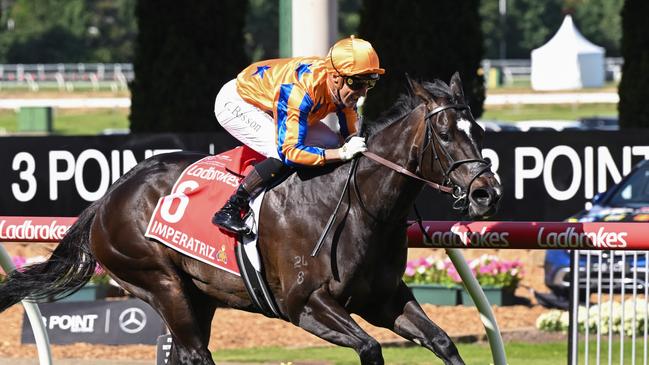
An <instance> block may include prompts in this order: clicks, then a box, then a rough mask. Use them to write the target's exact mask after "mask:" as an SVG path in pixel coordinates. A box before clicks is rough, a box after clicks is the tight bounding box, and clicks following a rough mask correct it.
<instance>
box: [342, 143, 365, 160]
mask: <svg viewBox="0 0 649 365" xmlns="http://www.w3.org/2000/svg"><path fill="white" fill-rule="evenodd" d="M365 151H367V146H365V138H364V137H352V138H350V139H349V141H348V142H347V143H345V144H344V145H343V146H342V147H341V148H340V151H339V153H340V159H341V160H343V161H347V160H351V159H352V158H354V156H356V155H357V154H358V153H361V152H365Z"/></svg>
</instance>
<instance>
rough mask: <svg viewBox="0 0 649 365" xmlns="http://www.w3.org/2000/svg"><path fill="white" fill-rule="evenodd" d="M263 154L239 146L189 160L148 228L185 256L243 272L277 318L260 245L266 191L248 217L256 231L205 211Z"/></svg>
mask: <svg viewBox="0 0 649 365" xmlns="http://www.w3.org/2000/svg"><path fill="white" fill-rule="evenodd" d="M264 158H265V157H264V156H262V155H260V154H258V153H257V152H255V151H254V150H252V149H250V148H248V147H245V146H240V147H236V148H234V149H232V150H229V151H226V152H223V153H221V154H218V155H214V156H207V157H204V158H202V159H201V160H199V161H196V162H194V163H193V164H191V165H189V166H188V167H187V168H185V170H184V171H183V173H182V174H181V175H180V177H179V178H178V180H177V181H176V183H175V184H174V186H173V189H172V191H171V193H170V194H168V195H166V196H162V197H160V199H159V200H158V203H157V205H156V207H155V209H154V211H153V214H152V215H151V218H150V220H149V224H148V226H147V229H146V231H145V237H147V238H150V239H153V240H155V241H158V242H159V243H162V244H164V245H165V246H167V247H170V248H172V249H174V250H176V251H178V252H180V253H182V254H184V255H186V256H189V257H192V258H194V259H196V260H199V261H201V262H204V263H206V264H208V265H211V266H213V267H216V268H218V269H220V270H224V271H227V272H229V273H232V274H235V275H238V276H241V278H242V280H243V282H244V284H245V286H246V289H247V291H248V293H249V295H250V297H251V299H252V302H253V303H254V304H255V306H257V307H258V309H259V311H260V312H261V313H263V314H264V315H266V316H268V317H271V318H277V317H280V312H279V310H278V309H277V305H276V303H275V299H274V298H273V296H272V293H271V291H270V290H269V289H268V284H267V283H266V280H265V278H264V274H263V267H262V264H261V260H260V257H259V253H258V249H257V222H258V221H257V219H256V217H258V216H259V209H260V207H261V202H262V201H263V196H264V194H263V193H262V194H260V195H259V196H258V197H257V198H255V199H254V200H253V201H252V202H251V209H250V213H249V214H248V216H247V217H245V220H246V223H247V224H248V225H249V226H250V227H251V228H252V232H253V233H254V234H253V235H250V236H247V237H235V236H234V235H233V234H231V233H229V232H225V231H222V230H220V229H219V228H218V227H216V226H214V225H212V223H211V222H210V219H211V216H210V215H209V214H206V213H205V212H209V211H211V210H213V207H214V206H222V205H223V204H224V203H225V201H226V200H227V199H228V198H229V196H230V195H231V194H232V193H233V192H234V190H235V189H236V188H237V187H238V186H239V182H240V181H241V179H242V178H243V176H245V175H246V174H247V173H248V172H249V171H250V170H251V169H252V168H253V164H254V163H256V162H259V161H261V160H262V159H264Z"/></svg>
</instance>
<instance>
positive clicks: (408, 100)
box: [364, 79, 457, 137]
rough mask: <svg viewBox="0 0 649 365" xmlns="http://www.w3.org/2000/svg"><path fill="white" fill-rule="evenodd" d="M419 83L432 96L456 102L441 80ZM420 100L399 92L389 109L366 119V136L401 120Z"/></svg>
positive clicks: (449, 88)
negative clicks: (371, 119)
mask: <svg viewBox="0 0 649 365" xmlns="http://www.w3.org/2000/svg"><path fill="white" fill-rule="evenodd" d="M420 84H421V86H422V87H423V88H424V89H425V90H426V91H427V92H429V93H430V94H431V95H432V96H433V97H434V98H446V99H448V100H449V102H451V103H455V102H457V101H456V100H455V97H454V96H453V92H451V87H450V86H448V85H447V84H446V83H445V82H444V81H442V80H438V79H435V80H433V81H432V82H429V81H423V82H420ZM421 102H422V100H421V98H420V97H418V96H417V95H414V94H401V95H400V96H399V98H398V99H397V101H396V102H395V103H394V105H392V107H391V108H390V109H388V110H386V111H385V112H383V113H381V115H379V117H378V118H377V119H376V120H374V121H368V123H367V126H366V136H368V137H369V136H372V135H374V134H376V133H377V132H379V131H380V130H382V129H384V128H386V127H387V126H389V125H391V124H392V123H394V122H396V121H398V120H401V119H402V118H403V117H404V116H406V115H407V114H408V113H409V112H410V111H411V110H413V109H414V108H416V107H417V106H419V104H421ZM364 122H365V121H364Z"/></svg>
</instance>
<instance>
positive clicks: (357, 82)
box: [345, 75, 379, 91]
mask: <svg viewBox="0 0 649 365" xmlns="http://www.w3.org/2000/svg"><path fill="white" fill-rule="evenodd" d="M377 76H378V75H377ZM378 79H379V78H378V77H376V78H360V77H354V76H345V84H347V86H349V88H350V89H352V90H354V91H356V90H360V89H362V88H364V87H366V88H367V89H368V90H369V89H371V88H373V87H374V86H375V85H376V81H378Z"/></svg>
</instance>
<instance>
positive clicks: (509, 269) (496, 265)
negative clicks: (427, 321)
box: [403, 255, 523, 305]
mask: <svg viewBox="0 0 649 365" xmlns="http://www.w3.org/2000/svg"><path fill="white" fill-rule="evenodd" d="M467 263H468V265H469V268H470V269H471V272H472V273H473V275H474V276H475V277H476V279H477V280H478V283H480V285H481V286H483V287H484V288H489V289H492V290H495V291H498V292H499V293H497V294H494V296H493V297H492V300H493V301H494V303H493V304H498V305H509V304H513V301H512V300H508V299H507V298H506V297H502V295H503V294H502V293H505V294H511V295H512V296H513V292H514V290H515V289H516V286H517V285H518V283H519V282H520V280H521V279H522V278H523V267H522V264H521V263H520V262H519V261H518V260H514V261H505V260H501V259H500V258H499V257H497V256H494V255H482V256H480V257H478V258H476V259H473V260H470V261H468V262H467ZM403 280H404V282H405V283H406V284H408V285H409V286H410V287H411V288H413V293H414V294H415V297H416V298H417V300H418V301H420V302H422V303H430V304H439V303H434V302H431V301H428V300H425V299H424V297H423V295H421V294H419V295H418V291H419V290H420V288H421V287H423V286H427V285H428V286H434V287H446V288H448V291H449V294H448V295H450V296H453V295H455V296H456V297H457V298H458V299H457V300H456V301H455V304H460V302H465V303H464V304H465V305H473V302H472V301H471V300H470V299H469V296H468V295H467V296H464V297H465V298H466V299H460V296H457V294H458V293H459V291H461V290H462V286H463V283H462V278H461V277H460V275H459V273H458V272H457V270H456V269H455V266H453V263H452V262H451V260H449V259H445V260H440V259H436V258H435V257H433V256H428V257H423V258H419V259H415V260H411V261H408V263H407V265H406V271H405V274H404V276H403ZM453 291H455V294H454V293H453ZM501 297H502V298H504V299H499V300H496V298H501Z"/></svg>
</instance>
